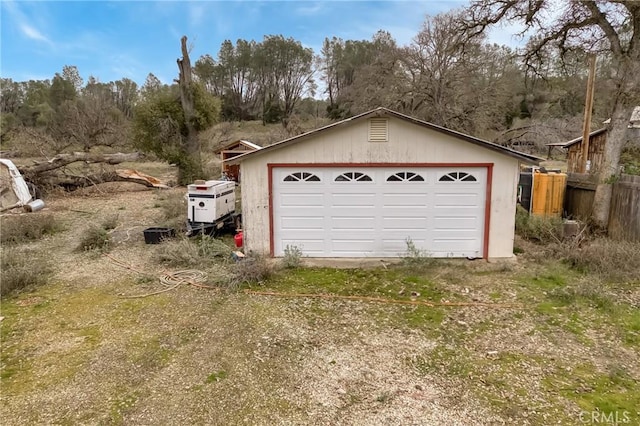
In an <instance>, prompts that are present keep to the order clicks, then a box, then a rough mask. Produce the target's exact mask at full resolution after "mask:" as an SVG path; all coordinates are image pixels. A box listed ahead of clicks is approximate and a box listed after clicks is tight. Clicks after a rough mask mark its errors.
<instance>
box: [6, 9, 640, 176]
mask: <svg viewBox="0 0 640 426" xmlns="http://www.w3.org/2000/svg"><path fill="white" fill-rule="evenodd" d="M552 7H554V3H553V2H552V1H551V0H540V1H537V2H535V3H531V2H529V1H526V0H482V1H472V2H471V4H470V5H469V6H468V7H466V8H462V9H457V10H452V11H449V12H446V13H441V14H438V15H435V16H427V17H426V18H425V21H424V23H423V25H422V27H421V29H420V30H419V31H418V33H417V34H416V35H415V36H414V38H413V40H412V41H411V42H410V43H408V44H406V45H398V43H397V42H396V40H395V39H394V38H393V36H392V35H391V34H390V33H388V32H384V31H379V32H377V33H376V34H374V35H373V36H372V38H371V39H370V40H344V39H341V38H338V37H327V38H325V40H324V42H323V44H322V48H321V50H320V51H319V52H314V51H313V50H312V49H311V48H308V47H305V46H303V44H302V43H301V42H300V41H298V40H295V39H293V38H286V37H285V36H283V35H268V36H265V37H264V38H263V40H261V41H255V40H244V39H239V40H236V41H235V43H234V42H232V41H231V40H225V41H224V42H223V43H222V44H221V46H220V47H219V50H218V52H217V55H215V56H213V55H210V54H205V55H203V56H202V57H200V58H198V59H197V60H196V61H195V62H194V64H193V66H192V67H191V71H192V81H191V82H190V83H189V91H190V93H192V94H193V96H192V98H193V101H194V108H195V110H194V114H193V115H192V116H191V118H189V119H188V120H186V121H185V116H184V111H183V107H184V105H183V104H182V103H181V101H180V99H181V96H184V92H181V91H180V90H179V87H178V84H176V83H171V84H165V83H162V82H160V81H159V80H158V79H157V78H156V77H155V76H154V75H153V74H151V73H150V74H149V75H148V77H147V79H146V81H145V82H144V84H143V85H142V86H140V87H139V86H138V85H137V84H136V83H135V82H134V81H132V80H129V79H126V78H123V79H121V80H118V81H113V82H108V83H102V82H100V81H99V80H98V79H97V78H95V77H89V78H88V79H87V81H86V82H85V81H84V80H83V79H82V78H81V76H80V73H79V71H78V69H77V68H76V67H75V66H71V65H70V66H65V67H64V68H63V70H62V72H61V73H58V74H56V75H54V76H53V78H52V79H51V80H44V81H34V80H32V81H27V82H14V81H12V80H11V79H2V81H1V82H0V84H1V87H0V90H1V92H2V97H1V98H0V113H1V114H2V126H1V127H2V134H1V138H2V139H1V140H2V142H3V144H4V142H6V141H8V140H10V139H12V138H15V136H16V135H17V134H20V133H22V134H24V133H25V132H27V133H28V134H29V135H39V137H41V138H42V139H43V140H46V141H47V144H48V145H50V146H52V147H54V148H55V150H57V151H60V150H63V149H65V148H67V147H71V146H75V147H81V148H82V149H85V150H89V149H91V148H92V147H95V146H117V145H118V144H122V143H125V142H128V141H133V142H135V143H136V144H138V145H139V146H142V147H144V148H146V149H149V150H152V151H154V152H160V153H161V156H162V157H163V158H165V159H169V160H170V161H173V160H175V159H176V155H178V154H177V153H179V152H180V150H179V149H178V150H176V147H179V146H180V143H181V142H180V141H181V140H182V139H183V138H185V137H186V136H185V135H186V134H187V133H188V132H185V128H186V127H189V126H191V127H193V128H194V129H200V130H202V129H206V128H207V127H209V126H211V125H212V124H213V123H215V122H216V121H218V120H226V121H244V120H261V121H262V123H264V124H267V123H282V125H283V126H285V127H287V126H288V125H289V123H290V121H291V120H292V118H294V117H298V116H302V117H304V116H305V115H306V116H312V115H315V116H317V115H322V116H324V117H328V118H329V119H332V120H337V119H342V118H346V117H349V116H352V115H354V114H357V113H360V112H363V111H367V110H370V109H373V108H375V107H378V106H384V107H388V108H391V109H394V110H396V111H399V112H401V113H405V114H407V115H411V116H414V117H417V118H420V119H423V120H426V121H429V122H432V123H434V124H437V125H441V126H444V127H447V128H450V129H453V130H457V131H461V132H465V133H469V134H472V135H475V136H479V137H482V138H485V139H488V140H491V141H494V142H497V143H500V144H504V145H509V146H519V147H520V148H521V149H534V148H535V147H534V146H533V145H537V146H538V147H539V148H540V147H542V146H543V145H544V144H545V143H548V142H556V141H559V140H567V139H569V138H572V137H575V136H577V135H579V134H580V133H581V129H580V121H581V116H582V114H583V108H584V98H585V86H586V79H587V66H586V58H587V55H588V54H594V55H597V57H598V68H597V76H596V80H597V82H598V83H597V85H596V93H595V99H596V101H595V107H594V120H593V122H594V123H599V122H601V121H603V120H604V119H606V118H609V117H611V118H612V122H611V124H610V126H611V127H612V135H613V136H612V138H613V139H614V140H615V142H614V143H612V145H611V146H612V147H613V148H611V152H607V153H606V156H607V158H608V160H607V161H608V163H607V164H609V165H608V166H607V170H608V173H609V174H614V173H616V167H617V164H618V161H619V157H620V152H621V150H622V145H623V143H624V140H625V137H626V136H625V129H626V123H625V120H627V122H628V116H629V114H630V111H631V109H632V108H633V106H634V105H637V104H638V103H640V83H639V82H638V79H639V78H640V71H639V70H638V67H639V64H640V5H639V3H637V2H633V1H626V0H618V1H615V2H614V1H604V0H603V1H598V2H592V1H572V2H568V3H567V4H565V5H563V6H562V8H561V9H562V10H560V11H559V13H558V14H557V15H556V17H554V18H549V17H545V16H546V15H544V14H545V13H546V11H547V10H549V8H552ZM504 22H519V23H521V24H522V25H523V28H524V29H525V30H528V31H529V33H528V34H533V35H532V36H530V37H529V38H528V39H527V40H526V44H525V45H524V46H523V47H521V48H517V49H515V48H512V47H509V46H504V45H497V44H493V43H490V42H488V40H487V37H486V32H487V30H488V29H489V28H491V27H492V26H494V25H496V24H501V23H504ZM181 93H182V95H181ZM317 98H321V100H320V99H317ZM320 106H322V108H320ZM625 116H626V118H625Z"/></svg>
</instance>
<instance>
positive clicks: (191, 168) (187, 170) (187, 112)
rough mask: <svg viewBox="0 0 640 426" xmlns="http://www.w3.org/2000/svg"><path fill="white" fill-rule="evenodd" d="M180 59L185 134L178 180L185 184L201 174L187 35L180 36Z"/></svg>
mask: <svg viewBox="0 0 640 426" xmlns="http://www.w3.org/2000/svg"><path fill="white" fill-rule="evenodd" d="M180 41H181V43H182V46H181V47H182V59H178V61H177V62H178V69H179V70H180V74H179V78H178V86H179V87H180V102H181V103H182V111H183V114H184V122H185V127H186V133H187V134H186V135H183V136H184V139H183V146H182V148H183V154H184V161H183V163H182V164H180V165H179V166H180V168H179V174H178V181H179V183H180V184H187V183H190V182H192V181H193V180H194V179H197V178H200V177H201V176H202V161H201V158H200V140H199V139H198V131H197V129H196V128H195V126H194V120H195V107H194V99H193V96H194V91H193V81H192V78H191V60H190V59H189V50H188V49H187V36H182V39H181V40H180Z"/></svg>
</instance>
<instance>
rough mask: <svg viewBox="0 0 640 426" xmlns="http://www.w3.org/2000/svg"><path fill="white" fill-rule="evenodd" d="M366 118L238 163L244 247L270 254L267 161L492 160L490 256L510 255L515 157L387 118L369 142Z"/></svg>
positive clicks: (514, 192)
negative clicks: (382, 135)
mask: <svg viewBox="0 0 640 426" xmlns="http://www.w3.org/2000/svg"><path fill="white" fill-rule="evenodd" d="M367 138H368V120H362V121H360V122H355V123H353V124H351V125H347V126H342V127H338V128H334V129H330V130H326V131H323V132H321V133H319V134H317V135H315V136H314V137H313V138H310V139H306V140H301V141H299V142H298V143H295V144H293V145H290V146H287V147H282V148H280V149H277V150H274V151H271V152H265V153H263V154H261V155H256V156H254V157H252V158H251V157H250V158H248V159H246V160H245V161H243V162H242V163H241V174H242V206H243V212H242V213H243V226H244V240H245V247H246V249H247V250H248V251H254V252H259V253H263V254H268V253H269V248H270V246H269V241H270V232H269V229H270V228H269V187H268V168H267V164H270V163H271V164H273V163H492V164H494V167H493V185H492V190H491V222H490V230H489V256H488V257H490V258H501V257H511V256H513V237H514V221H515V204H516V203H515V201H516V191H517V179H518V170H519V169H518V160H516V159H514V158H512V157H508V156H506V155H502V154H499V153H497V152H495V151H491V150H489V149H486V148H482V147H480V146H477V145H474V144H472V143H469V142H466V141H462V140H459V139H456V138H454V137H451V136H447V135H444V134H442V133H439V132H436V131H433V130H430V129H426V128H424V127H421V126H418V125H415V124H412V123H409V122H405V121H403V120H400V119H397V118H389V142H375V143H371V142H368V140H367Z"/></svg>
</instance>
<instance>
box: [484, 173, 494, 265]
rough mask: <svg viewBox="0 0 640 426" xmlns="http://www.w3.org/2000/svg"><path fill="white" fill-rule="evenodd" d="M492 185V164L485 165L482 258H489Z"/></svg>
mask: <svg viewBox="0 0 640 426" xmlns="http://www.w3.org/2000/svg"><path fill="white" fill-rule="evenodd" d="M492 185H493V164H490V165H489V166H487V192H486V195H485V201H484V236H483V239H484V242H483V244H482V258H483V259H485V260H488V259H489V229H490V225H491V186H492Z"/></svg>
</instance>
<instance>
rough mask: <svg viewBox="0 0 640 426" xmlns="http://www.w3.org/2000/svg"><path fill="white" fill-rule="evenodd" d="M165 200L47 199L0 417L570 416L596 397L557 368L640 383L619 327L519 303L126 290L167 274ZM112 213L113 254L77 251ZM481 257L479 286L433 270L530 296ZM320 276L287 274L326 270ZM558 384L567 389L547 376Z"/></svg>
mask: <svg viewBox="0 0 640 426" xmlns="http://www.w3.org/2000/svg"><path fill="white" fill-rule="evenodd" d="M170 191H176V192H181V191H182V192H183V191H184V189H176V190H170ZM166 194H167V193H166V192H162V191H157V190H149V189H146V188H142V187H139V186H136V185H135V184H105V185H101V187H100V188H94V189H93V190H91V191H86V192H85V193H84V194H76V195H73V196H58V197H56V198H53V199H48V200H47V209H46V211H47V212H51V213H53V214H55V215H56V217H57V218H59V220H60V221H62V222H63V223H64V224H65V230H64V231H63V232H61V233H59V234H56V235H54V236H49V237H46V238H44V239H43V240H40V241H37V242H33V243H28V246H30V247H31V248H34V249H37V250H44V251H46V252H47V253H48V254H49V256H50V259H51V260H52V264H53V265H54V267H55V275H54V277H53V278H52V280H51V282H50V283H49V284H47V285H45V286H43V287H40V288H36V289H30V290H29V291H24V292H20V293H17V294H14V295H10V296H9V297H6V298H4V299H3V300H2V314H1V315H2V316H3V317H4V319H3V321H2V322H1V323H0V325H1V326H2V356H3V357H2V383H1V384H2V395H1V399H2V404H1V408H0V415H1V416H2V419H3V421H2V423H3V424H5V425H25V424H74V425H75V424H156V425H157V424H167V425H173V424H175V425H178V424H180V425H184V424H252V425H253V424H255V425H273V424H331V425H436V424H437V425H444V424H446V425H475V424H478V425H485V424H541V422H544V423H546V424H557V423H560V424H576V423H578V419H579V417H578V416H579V414H580V412H581V410H584V409H588V405H584V404H582V403H581V402H576V401H575V399H572V398H569V397H566V395H565V394H564V393H563V390H562V389H564V388H571V389H573V388H574V387H575V388H577V387H578V386H579V384H576V383H574V381H573V379H571V378H566V373H565V374H559V373H558V372H559V371H560V370H561V369H568V371H578V370H576V369H580V368H585V369H594V371H596V370H597V371H598V372H606V371H608V370H607V368H609V367H610V365H611V363H612V358H611V357H612V356H613V359H614V360H615V365H616V366H617V367H618V368H620V369H622V370H623V371H624V372H625V374H626V375H628V376H629V377H631V378H632V379H634V380H635V379H637V378H638V377H640V374H639V371H638V364H637V360H638V348H637V346H634V345H631V346H629V345H626V346H625V345H617V346H616V347H615V349H614V348H608V349H607V348H605V347H603V346H600V344H601V343H603V342H607V341H609V342H611V341H612V339H613V340H615V341H616V342H618V340H619V339H620V337H612V336H617V334H616V332H615V329H614V328H612V327H611V326H609V325H607V324H605V325H603V326H602V327H600V328H593V329H588V330H586V331H584V332H581V333H580V334H575V333H571V332H569V331H567V328H564V327H560V326H554V325H553V324H547V323H546V321H547V320H546V317H545V318H544V321H542V324H543V325H544V324H547V325H546V327H551V329H549V328H547V329H545V328H544V326H542V325H540V324H538V323H536V322H532V321H531V319H530V318H529V317H528V316H527V315H524V314H522V312H521V309H522V308H487V307H471V308H451V309H449V308H446V309H442V308H438V309H435V308H433V309H432V308H424V307H421V308H419V309H418V308H416V307H411V306H404V305H393V304H376V303H369V302H365V301H348V300H331V299H326V300H325V299H306V298H277V297H265V296H256V295H249V294H245V293H243V292H242V291H238V292H228V291H222V290H220V291H212V290H205V289H198V288H194V287H190V286H180V287H178V288H177V289H176V290H174V291H170V292H165V293H162V294H158V295H154V296H149V297H144V298H129V296H136V295H142V294H147V293H149V292H153V291H154V290H157V289H159V288H162V287H161V286H159V284H158V282H157V280H156V279H150V278H149V276H151V277H159V276H160V275H161V274H162V273H164V272H170V271H172V270H173V269H171V268H168V267H166V266H163V265H161V264H159V263H158V262H157V261H156V260H155V257H154V256H155V254H156V252H157V250H158V249H159V247H157V246H152V245H146V244H145V243H144V239H143V230H144V229H146V228H147V227H150V226H157V225H158V224H159V223H161V221H162V211H161V208H160V207H159V206H160V205H161V202H162V199H163V198H164V197H166ZM113 216H117V223H118V225H117V227H116V228H115V230H113V231H112V233H111V235H112V238H113V240H114V243H115V244H114V247H113V248H112V249H111V250H110V251H109V252H108V256H107V255H104V254H100V253H95V252H78V251H76V247H77V244H78V243H77V242H78V240H79V238H80V236H81V235H82V233H83V232H84V230H85V229H86V227H87V226H89V225H90V224H91V223H100V221H103V220H105V218H107V217H113ZM123 265H124V266H129V267H130V269H127V268H126V267H123ZM476 265H477V266H472V268H475V269H472V270H471V272H469V273H470V274H472V276H473V279H472V280H471V279H468V277H469V275H468V274H466V275H465V274H463V275H460V272H459V271H458V270H459V269H460V267H459V266H458V264H456V263H455V262H453V263H451V264H449V265H448V266H447V265H445V267H444V268H445V269H440V270H439V272H438V274H436V275H435V276H433V277H432V278H433V279H432V281H433V282H435V283H436V284H437V285H438V286H439V287H438V288H440V289H441V290H442V291H446V292H447V294H450V295H454V297H455V295H458V296H459V297H460V300H468V301H470V302H473V301H484V302H496V301H497V302H499V303H500V302H518V301H519V297H520V294H519V293H518V292H519V290H518V288H519V287H518V285H519V281H518V279H517V278H514V277H516V276H518V275H517V274H521V273H522V270H523V269H524V268H527V267H528V266H527V265H523V264H514V265H511V266H503V265H489V264H486V263H484V262H482V264H479V263H477V264H476ZM212 268H216V265H215V262H214V261H212V263H211V264H210V265H202V268H200V269H202V270H205V271H210V272H214V269H212ZM385 268H386V266H384V267H383V268H381V269H380V268H378V269H380V270H381V272H380V274H387V273H388V272H387V271H385ZM465 268H466V266H465ZM501 268H503V269H501ZM309 271H311V272H308V271H304V270H303V271H302V272H296V273H292V274H294V276H295V277H297V278H296V279H299V277H304V276H305V275H304V274H310V273H324V272H322V271H323V270H321V269H310V270H309ZM318 271H319V272H318ZM140 272H144V274H141V273H140ZM295 274H298V275H295ZM373 274H378V272H373ZM287 276H288V275H287ZM377 276H378V275H372V277H374V278H375V277H377ZM383 277H387V275H383ZM328 279H329V278H328ZM364 279H368V278H366V277H365V278H364ZM376 279H377V278H376ZM385 279H386V278H385ZM397 279H398V280H399V282H400V284H403V283H405V284H406V285H407V286H408V285H410V284H411V280H409V279H408V278H406V277H404V278H403V276H400V277H399V278H397ZM340 280H342V278H340V279H338V278H336V279H335V280H334V281H338V282H334V283H330V284H331V285H333V284H339V285H341V284H342V281H340ZM403 280H404V281H403ZM276 281H277V280H276ZM272 285H273V286H274V288H276V289H278V288H279V287H278V286H279V285H280V284H279V283H278V282H273V283H272ZM394 285H395V284H394ZM403 285H404V284H403ZM268 286H269V284H267V287H268ZM403 288H404V287H403ZM394 291H395V290H394ZM421 291H424V290H421ZM498 293H499V295H498V296H496V294H498ZM418 314H419V315H418ZM436 317H437V318H436ZM586 322H587V319H585V320H584V321H583V320H581V324H582V326H583V327H584V323H586ZM585 341H586V342H588V343H584V342H585ZM612 353H615V355H612ZM563 371H564V370H563ZM580 371H581V370H580ZM576 374H577V373H576ZM580 374H582V376H581V377H587V374H590V373H588V372H581V373H580ZM603 374H604V373H603ZM554 377H556V378H557V380H559V381H560V382H561V383H565V384H556V383H555V382H553V383H552V384H551V385H549V384H548V382H549V381H551V380H552V379H553V378H554ZM589 377H590V376H589ZM598 377H600V376H598ZM625 377H626V376H625ZM585 380H586V379H585ZM594 380H595V379H594ZM469 383H474V384H473V385H469ZM585 383H586V382H585ZM589 383H591V382H589ZM585 386H595V385H585ZM633 391H634V392H637V388H636V389H634V390H633ZM621 392H622V391H621ZM621 395H622V396H621V398H625V397H629V398H636V397H637V394H636V393H632V394H625V393H624V392H622V393H621ZM625 395H626V396H625ZM629 395H630V396H629Z"/></svg>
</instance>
